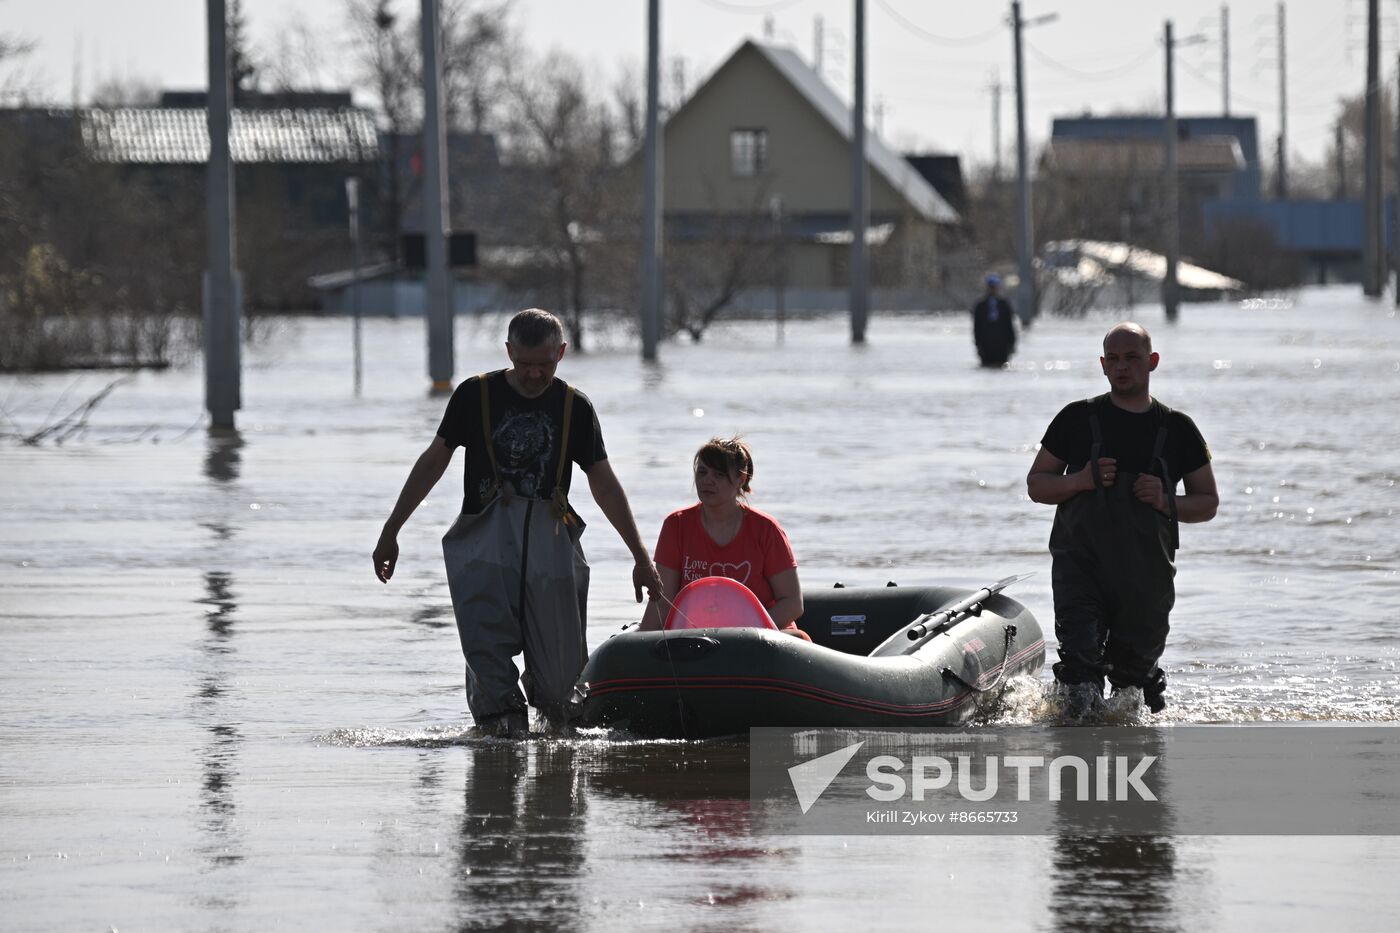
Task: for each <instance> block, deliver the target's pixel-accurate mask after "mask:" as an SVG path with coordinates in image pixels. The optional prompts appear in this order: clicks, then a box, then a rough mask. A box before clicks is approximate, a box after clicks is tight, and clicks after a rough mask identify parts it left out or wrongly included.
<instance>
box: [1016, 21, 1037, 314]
mask: <svg viewBox="0 0 1400 933" xmlns="http://www.w3.org/2000/svg"><path fill="white" fill-rule="evenodd" d="M1023 25H1024V24H1023V23H1022V21H1021V4H1020V2H1019V0H1017V2H1014V3H1012V4H1011V34H1012V45H1013V51H1014V52H1015V58H1016V278H1017V283H1016V311H1017V313H1018V314H1019V315H1020V317H1021V323H1022V324H1029V323H1030V322H1031V320H1032V319H1033V318H1034V317H1035V309H1036V299H1035V263H1034V260H1033V257H1032V253H1031V244H1032V243H1033V242H1034V238H1033V236H1032V232H1031V222H1032V221H1031V180H1030V166H1029V165H1028V164H1027V163H1028V162H1029V156H1028V155H1027V152H1026V74H1025V72H1026V68H1025V58H1024V55H1023V54H1022V51H1021V30H1022V28H1023Z"/></svg>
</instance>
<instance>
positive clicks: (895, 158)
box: [748, 40, 959, 223]
mask: <svg viewBox="0 0 1400 933" xmlns="http://www.w3.org/2000/svg"><path fill="white" fill-rule="evenodd" d="M748 44H749V45H752V46H753V47H754V48H755V49H757V50H758V51H759V52H761V53H762V54H763V56H764V57H765V58H767V59H768V61H770V62H772V64H773V65H774V67H776V68H777V69H778V71H779V72H780V73H781V74H782V75H783V76H784V77H785V78H787V79H788V81H789V82H790V83H791V84H792V86H793V87H795V88H797V90H798V91H799V92H800V93H801V94H802V96H803V97H805V98H807V100H808V101H810V102H811V104H812V106H813V107H814V108H816V110H817V112H818V113H820V114H821V115H822V116H824V117H826V119H827V121H828V122H830V123H831V125H832V126H833V127H835V128H836V131H837V132H838V133H840V134H841V135H842V137H843V138H845V139H847V140H849V139H850V138H851V133H852V129H853V127H852V126H851V108H850V107H848V106H847V105H846V103H845V102H844V101H842V100H841V98H840V97H838V96H836V92H835V91H833V90H832V89H831V86H830V85H829V84H827V83H826V82H825V81H823V80H822V77H821V75H819V74H817V73H816V72H815V71H813V70H812V69H811V67H809V66H808V64H807V63H806V62H804V61H803V60H802V58H801V56H799V55H798V54H797V53H796V52H794V51H793V50H792V49H789V48H784V47H782V46H776V45H765V44H764V43H762V42H754V41H752V40H750V41H749V43H748ZM865 149H866V157H867V158H868V159H869V161H870V165H871V167H873V168H874V169H875V170H876V171H877V172H879V173H880V174H881V175H882V176H883V177H884V179H885V181H887V182H889V183H890V184H891V185H892V186H893V187H894V189H895V190H896V191H898V192H899V193H900V194H901V195H903V196H904V198H905V200H907V201H908V202H909V203H910V204H911V205H912V206H913V207H914V208H915V209H916V210H917V211H918V212H919V213H920V214H922V215H923V216H924V217H925V218H927V219H928V220H931V221H936V222H939V223H957V222H958V219H959V218H958V212H957V211H955V210H953V209H952V208H951V207H949V206H948V202H947V201H945V200H943V197H942V196H941V195H940V194H939V193H938V192H937V191H935V190H934V188H933V186H932V185H930V184H929V183H928V182H927V181H925V180H924V177H923V176H922V175H920V174H919V173H918V172H917V171H915V170H914V168H913V167H912V166H911V165H910V164H909V163H908V162H906V161H904V159H902V158H900V156H899V155H898V154H896V153H895V152H893V151H891V150H890V148H889V147H888V146H886V145H885V144H884V143H883V142H881V141H880V137H878V136H876V135H875V134H874V133H871V132H866V134H865Z"/></svg>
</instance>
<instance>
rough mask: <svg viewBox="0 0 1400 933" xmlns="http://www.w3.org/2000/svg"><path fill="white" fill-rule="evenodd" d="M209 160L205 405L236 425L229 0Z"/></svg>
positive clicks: (210, 114) (217, 10) (237, 314)
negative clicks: (229, 140)
mask: <svg viewBox="0 0 1400 933" xmlns="http://www.w3.org/2000/svg"><path fill="white" fill-rule="evenodd" d="M206 10H207V15H208V21H209V95H208V101H207V107H206V119H207V121H208V125H209V164H208V168H207V171H206V175H205V183H204V184H205V195H204V197H205V203H206V205H207V208H206V211H205V218H206V223H207V228H206V238H207V249H208V253H207V260H206V265H205V270H204V407H205V408H206V409H208V411H209V421H210V425H211V427H212V428H213V429H214V430H229V431H231V430H233V429H234V415H233V413H234V412H236V411H238V409H240V408H242V407H243V398H242V385H241V380H242V359H241V353H242V344H241V337H242V335H241V330H242V327H241V325H242V320H241V319H242V316H243V295H242V291H243V288H242V283H241V282H240V281H239V276H238V271H237V262H236V261H235V259H234V249H235V240H234V236H233V230H234V210H233V203H234V201H233V159H232V156H231V155H230V153H229V144H228V137H229V120H230V88H229V75H228V19H227V14H226V11H225V7H224V0H208V6H207V8H206Z"/></svg>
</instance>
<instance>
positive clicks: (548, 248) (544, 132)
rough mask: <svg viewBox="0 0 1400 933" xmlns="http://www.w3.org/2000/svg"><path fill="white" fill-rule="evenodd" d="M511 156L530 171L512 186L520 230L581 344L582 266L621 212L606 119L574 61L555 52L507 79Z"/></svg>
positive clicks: (602, 247)
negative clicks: (541, 261)
mask: <svg viewBox="0 0 1400 933" xmlns="http://www.w3.org/2000/svg"><path fill="white" fill-rule="evenodd" d="M509 87H510V108H511V109H510V113H509V117H508V126H509V135H510V140H511V143H512V146H513V147H514V151H513V153H512V154H513V156H514V157H515V159H516V160H517V162H518V164H519V165H520V166H521V167H522V168H524V169H525V171H524V172H518V173H517V175H518V177H528V178H532V180H533V182H534V185H533V186H532V187H534V188H535V190H533V191H518V192H517V196H518V197H519V203H518V205H517V209H518V214H519V216H520V217H521V218H522V220H523V223H524V231H523V232H524V233H525V236H526V237H527V238H528V240H529V241H530V242H532V243H534V244H535V245H536V246H537V247H538V248H539V251H540V254H541V255H542V256H544V257H546V258H547V261H548V262H549V263H550V264H551V265H552V266H553V271H554V273H555V274H556V275H557V276H558V278H559V281H560V282H561V284H562V288H561V298H562V305H563V308H562V310H563V316H564V320H565V324H566V325H567V326H568V328H569V334H570V341H571V342H572V343H573V345H574V346H575V348H576V349H580V350H581V349H583V336H584V316H585V314H586V312H587V310H588V309H589V307H590V303H591V302H592V301H593V298H594V296H593V295H592V294H590V287H591V280H590V273H591V272H592V271H593V270H592V265H593V262H594V259H595V256H597V255H599V254H603V253H606V252H607V251H608V250H609V249H611V248H614V246H615V245H616V244H610V243H609V242H607V238H608V234H609V233H610V231H611V230H612V228H613V227H615V226H616V225H615V223H614V218H615V217H616V216H618V214H619V213H620V212H621V208H622V205H621V201H620V199H619V198H618V196H617V194H616V191H615V185H616V182H615V170H614V152H613V145H614V142H615V131H614V121H613V119H612V117H611V115H610V114H608V112H607V109H606V107H604V106H602V105H601V104H599V103H597V102H595V101H594V100H593V99H591V97H590V95H589V90H588V87H587V83H586V82H585V80H584V77H583V73H582V69H581V68H580V67H579V65H578V63H577V62H576V61H574V60H573V59H571V58H569V57H567V56H564V55H562V54H555V55H552V56H550V57H549V58H546V59H545V60H544V61H542V62H540V63H538V64H536V65H532V66H530V67H528V68H526V69H523V70H522V71H521V72H520V73H518V74H516V75H515V76H513V78H512V80H511V82H510V84H509Z"/></svg>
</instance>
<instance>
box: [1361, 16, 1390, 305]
mask: <svg viewBox="0 0 1400 933" xmlns="http://www.w3.org/2000/svg"><path fill="white" fill-rule="evenodd" d="M1367 6H1368V9H1367V15H1366V189H1365V190H1366V193H1365V214H1366V240H1365V243H1364V246H1363V249H1362V257H1361V263H1362V269H1361V286H1362V290H1363V291H1364V292H1365V294H1366V296H1367V297H1368V298H1379V297H1380V296H1381V289H1382V288H1383V285H1382V281H1381V263H1382V262H1383V261H1384V260H1383V259H1382V248H1381V236H1382V230H1381V198H1382V192H1381V105H1380V63H1381V55H1380V0H1370V2H1369V3H1368V4H1367Z"/></svg>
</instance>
